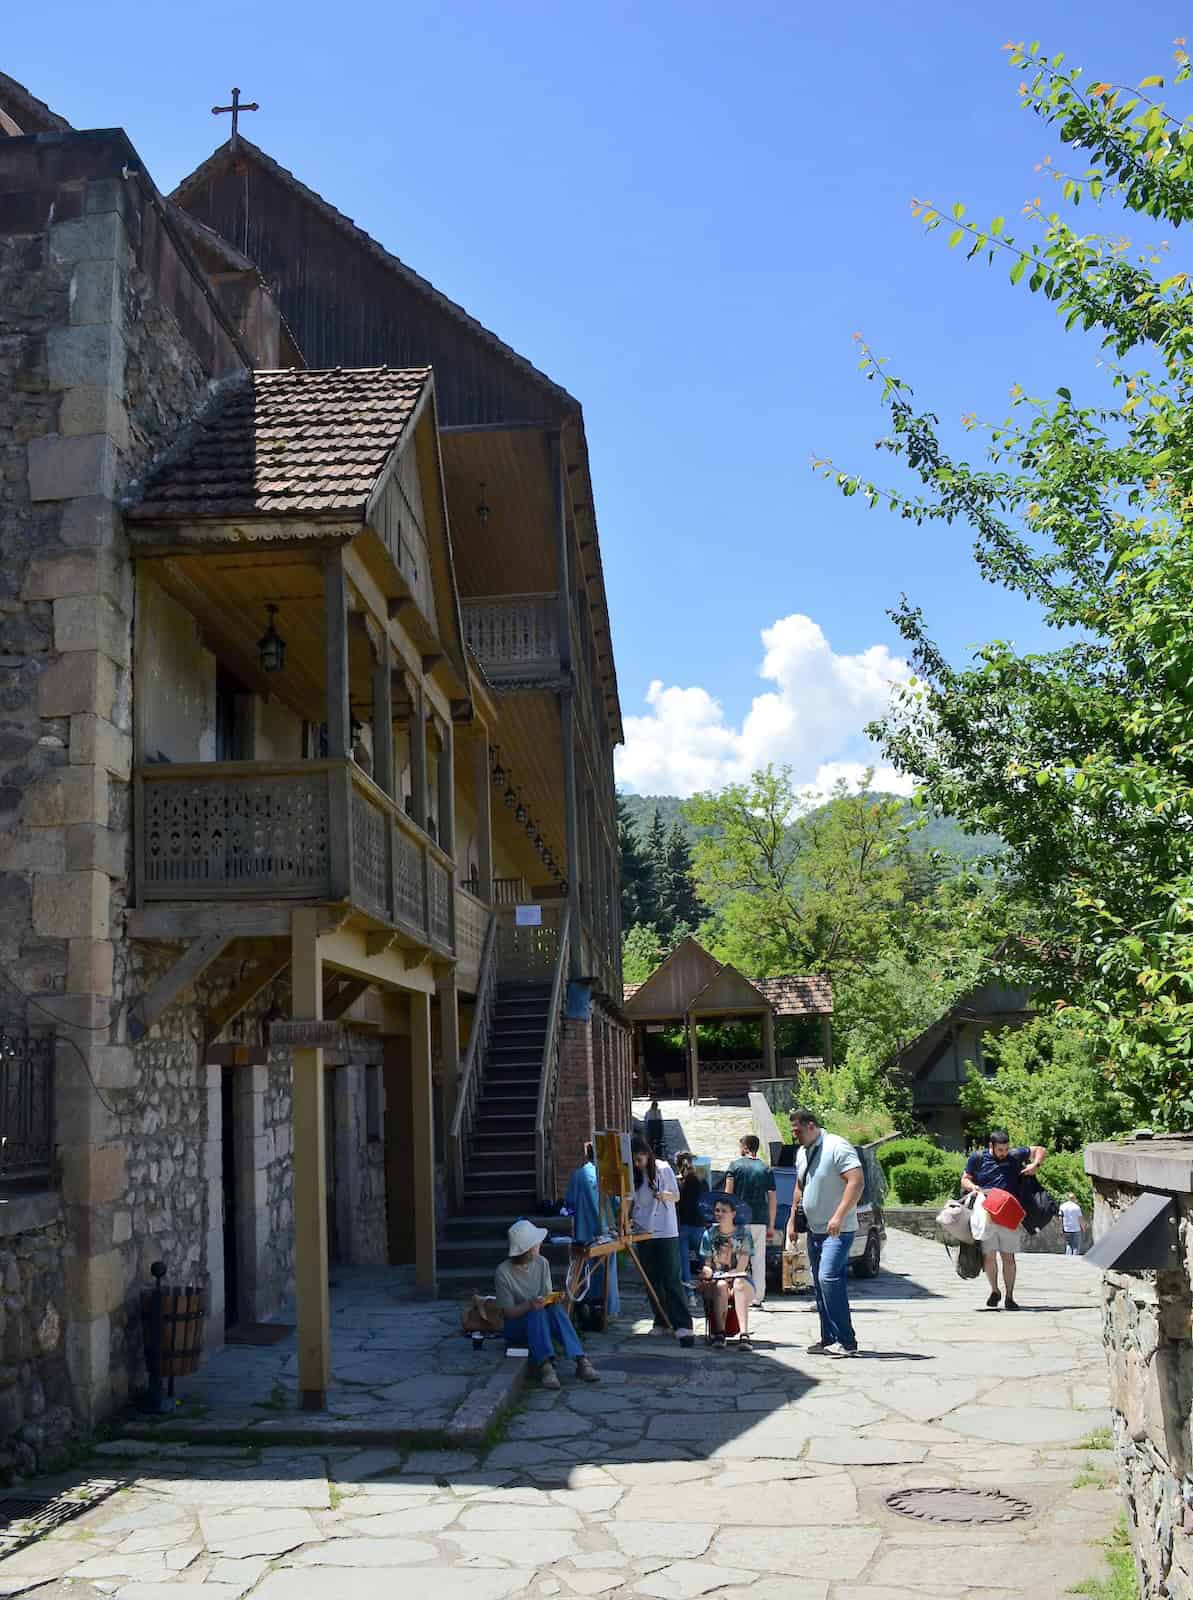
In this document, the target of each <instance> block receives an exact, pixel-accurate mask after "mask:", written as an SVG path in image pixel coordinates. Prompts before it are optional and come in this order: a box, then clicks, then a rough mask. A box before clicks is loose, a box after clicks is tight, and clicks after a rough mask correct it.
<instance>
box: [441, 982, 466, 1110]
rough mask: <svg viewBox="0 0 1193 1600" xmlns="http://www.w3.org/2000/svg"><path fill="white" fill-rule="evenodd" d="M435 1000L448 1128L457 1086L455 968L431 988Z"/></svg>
mask: <svg viewBox="0 0 1193 1600" xmlns="http://www.w3.org/2000/svg"><path fill="white" fill-rule="evenodd" d="M435 994H436V997H437V998H438V1001H439V1058H440V1061H441V1063H442V1068H443V1124H444V1127H447V1128H450V1127H451V1120H452V1118H453V1117H454V1116H455V1114H456V1091H457V1089H458V1088H459V1085H460V996H459V990H458V989H457V987H456V969H455V968H454V967H449V968H447V969H446V970H445V971H444V972H443V975H442V977H440V978H439V979H438V981H437V983H436V985H435Z"/></svg>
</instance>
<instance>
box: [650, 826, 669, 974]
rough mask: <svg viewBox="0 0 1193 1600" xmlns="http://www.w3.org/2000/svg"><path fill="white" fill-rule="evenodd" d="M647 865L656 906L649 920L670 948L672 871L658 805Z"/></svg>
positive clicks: (651, 827) (653, 900)
mask: <svg viewBox="0 0 1193 1600" xmlns="http://www.w3.org/2000/svg"><path fill="white" fill-rule="evenodd" d="M646 866H647V871H648V872H649V874H650V886H651V898H652V902H653V907H654V915H653V917H651V918H650V919H649V920H650V921H652V922H653V923H654V925H655V927H656V928H657V929H658V930H659V937H660V938H661V939H662V941H663V943H664V944H665V945H666V946H667V948H668V949H670V948H671V943H670V941H671V930H672V928H673V927H674V925H675V924H674V918H673V917H672V914H671V898H672V897H671V872H670V869H669V868H668V866H667V834H666V832H665V830H664V828H663V818H662V816H661V814H660V812H659V808H658V806H656V807H655V812H654V816H653V817H652V818H651V820H650V832H649V833H648V834H647V835H646Z"/></svg>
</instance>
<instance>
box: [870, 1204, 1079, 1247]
mask: <svg viewBox="0 0 1193 1600" xmlns="http://www.w3.org/2000/svg"><path fill="white" fill-rule="evenodd" d="M939 1210H940V1205H934V1206H886V1205H884V1206H883V1208H882V1214H883V1217H884V1218H885V1219H886V1224H887V1227H888V1228H901V1229H902V1230H903V1232H904V1233H914V1234H916V1235H918V1237H919V1238H921V1239H935V1240H936V1241H937V1242H938V1243H939V1244H944V1243H945V1242H946V1237H945V1235H944V1234H943V1233H942V1232H941V1230H940V1229H939V1228H938V1227H937V1226H936V1213H937V1212H938V1211H939ZM949 1242H950V1243H951V1242H952V1241H949ZM1019 1253H1020V1255H1025V1256H1063V1255H1064V1253H1065V1236H1064V1234H1063V1232H1062V1231H1061V1226H1060V1222H1059V1220H1058V1219H1057V1218H1053V1220H1052V1221H1051V1222H1050V1223H1049V1224H1048V1226H1047V1227H1046V1228H1041V1229H1040V1231H1039V1233H1035V1234H1028V1235H1025V1236H1024V1239H1023V1243H1022V1245H1021V1246H1020V1249H1019Z"/></svg>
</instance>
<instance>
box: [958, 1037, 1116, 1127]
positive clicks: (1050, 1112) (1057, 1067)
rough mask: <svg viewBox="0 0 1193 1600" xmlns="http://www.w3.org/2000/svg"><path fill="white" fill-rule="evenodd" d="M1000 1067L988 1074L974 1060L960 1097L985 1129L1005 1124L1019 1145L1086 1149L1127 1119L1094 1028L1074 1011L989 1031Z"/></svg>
mask: <svg viewBox="0 0 1193 1600" xmlns="http://www.w3.org/2000/svg"><path fill="white" fill-rule="evenodd" d="M985 1050H986V1054H987V1056H988V1057H989V1059H990V1063H991V1064H992V1065H993V1067H994V1069H995V1070H994V1073H993V1076H991V1077H986V1076H984V1075H983V1074H982V1073H980V1072H978V1071H977V1070H976V1069H974V1068H973V1067H972V1065H971V1070H970V1076H969V1079H968V1081H967V1082H966V1083H965V1084H963V1085H962V1088H961V1104H962V1106H963V1108H964V1110H965V1112H966V1115H967V1116H968V1117H969V1118H970V1119H971V1120H972V1121H973V1122H974V1123H975V1124H976V1125H977V1126H978V1129H979V1131H980V1132H984V1131H985V1130H987V1129H989V1128H1006V1129H1007V1131H1008V1132H1009V1133H1010V1135H1011V1138H1012V1139H1013V1140H1014V1141H1015V1143H1016V1144H1042V1145H1044V1146H1045V1147H1046V1148H1047V1149H1048V1150H1050V1151H1054V1150H1080V1149H1081V1147H1082V1146H1083V1145H1086V1144H1089V1143H1090V1142H1091V1141H1093V1140H1095V1139H1107V1138H1109V1137H1110V1136H1111V1135H1112V1134H1114V1133H1117V1132H1118V1130H1119V1129H1120V1128H1121V1127H1122V1125H1123V1119H1124V1109H1125V1108H1124V1105H1123V1097H1122V1095H1121V1094H1120V1093H1119V1092H1118V1091H1117V1090H1116V1089H1115V1087H1114V1085H1113V1084H1112V1083H1111V1081H1110V1079H1109V1077H1108V1075H1107V1072H1106V1066H1105V1063H1104V1062H1103V1061H1102V1060H1101V1059H1100V1058H1099V1056H1098V1049H1097V1041H1096V1039H1095V1037H1094V1035H1093V1034H1092V1033H1091V1032H1090V1031H1089V1030H1088V1029H1086V1028H1083V1027H1082V1026H1081V1025H1080V1024H1079V1023H1078V1022H1077V1021H1076V1019H1075V1018H1074V1017H1073V1016H1072V1014H1069V1015H1067V1016H1062V1017H1061V1018H1060V1019H1056V1018H1053V1017H1037V1018H1035V1020H1034V1021H1032V1022H1029V1023H1027V1024H1026V1026H1024V1027H1022V1028H1012V1029H1007V1030H1006V1031H1004V1032H1002V1033H999V1034H996V1035H994V1036H993V1037H991V1038H988V1039H987V1041H986V1044H985Z"/></svg>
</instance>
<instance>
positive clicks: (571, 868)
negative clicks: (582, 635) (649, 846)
mask: <svg viewBox="0 0 1193 1600" xmlns="http://www.w3.org/2000/svg"><path fill="white" fill-rule="evenodd" d="M559 725H560V729H561V732H562V739H561V741H560V743H561V746H562V751H563V805H564V833H565V838H566V844H567V875H568V880H567V881H568V906H569V908H570V910H571V940H570V943H571V949H570V950H569V952H568V976H569V977H570V978H582V977H583V976H584V970H583V963H582V961H581V953H582V951H583V947H584V929H583V924H582V921H581V917H580V871H581V868H580V826H579V819H578V816H577V811H576V749H575V733H574V728H575V716H574V711H573V707H572V691H571V690H570V689H564V690H562V691H561V692H560V695H559Z"/></svg>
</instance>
